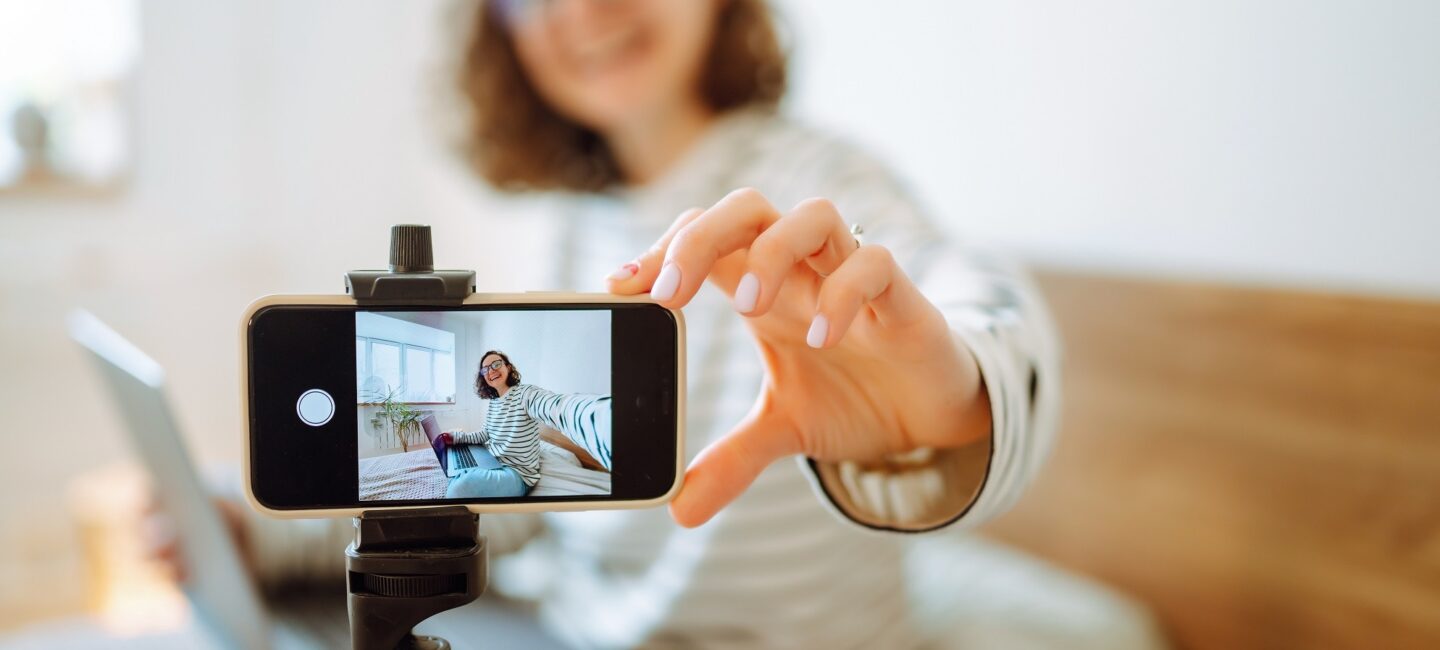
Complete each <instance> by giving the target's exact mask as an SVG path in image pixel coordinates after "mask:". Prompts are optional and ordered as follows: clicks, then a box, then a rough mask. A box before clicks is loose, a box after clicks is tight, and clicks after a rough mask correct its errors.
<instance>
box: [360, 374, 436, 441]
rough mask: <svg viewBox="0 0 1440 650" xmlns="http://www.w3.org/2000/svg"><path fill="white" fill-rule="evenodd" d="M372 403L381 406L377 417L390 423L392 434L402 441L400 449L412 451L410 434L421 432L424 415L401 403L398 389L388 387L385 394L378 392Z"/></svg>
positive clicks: (372, 398)
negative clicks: (421, 420) (421, 421)
mask: <svg viewBox="0 0 1440 650" xmlns="http://www.w3.org/2000/svg"><path fill="white" fill-rule="evenodd" d="M370 403H374V404H379V406H380V412H379V413H377V414H376V415H377V416H379V417H380V418H383V419H384V420H385V421H386V422H389V423H390V432H391V433H393V434H395V438H396V439H398V440H399V441H400V448H401V449H403V450H405V451H410V434H411V433H414V432H416V431H419V430H420V418H421V417H423V415H424V414H423V413H421V412H420V411H419V410H418V409H416V408H415V407H413V406H411V405H409V404H407V403H405V402H403V401H401V399H400V390H399V389H398V388H389V387H387V388H386V389H385V391H384V392H383V393H381V392H379V391H376V393H375V394H374V395H373V396H372V397H371V400H370Z"/></svg>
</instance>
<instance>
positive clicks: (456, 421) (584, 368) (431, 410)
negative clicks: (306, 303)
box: [354, 309, 612, 502]
mask: <svg viewBox="0 0 1440 650" xmlns="http://www.w3.org/2000/svg"><path fill="white" fill-rule="evenodd" d="M354 319H355V389H356V390H355V396H356V404H355V408H356V415H357V417H356V431H355V435H356V443H357V444H356V447H355V449H356V458H355V462H356V463H358V466H359V474H358V476H359V480H358V495H357V498H358V500H359V501H362V502H374V501H414V500H436V499H441V500H457V501H465V502H474V501H476V500H486V499H504V500H514V499H523V498H527V497H559V498H565V497H576V496H580V497H583V496H593V495H610V494H611V493H612V491H611V468H612V458H611V448H612V436H611V430H612V410H611V404H612V399H611V359H612V355H611V353H612V351H611V341H612V337H611V315H610V312H608V311H605V310H584V309H568V310H563V309H562V310H540V309H530V310H514V311H511V310H484V311H440V310H428V311H356V312H354Z"/></svg>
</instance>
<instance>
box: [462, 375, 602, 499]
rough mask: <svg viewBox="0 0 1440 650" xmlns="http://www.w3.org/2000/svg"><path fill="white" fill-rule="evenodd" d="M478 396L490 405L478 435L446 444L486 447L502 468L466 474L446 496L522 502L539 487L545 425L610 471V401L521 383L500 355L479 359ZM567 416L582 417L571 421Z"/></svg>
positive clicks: (469, 434)
mask: <svg viewBox="0 0 1440 650" xmlns="http://www.w3.org/2000/svg"><path fill="white" fill-rule="evenodd" d="M475 393H476V394H477V395H479V396H480V399H483V400H488V401H489V402H490V404H489V406H488V408H487V410H486V413H485V425H484V426H483V427H481V428H480V429H479V430H477V431H447V432H445V433H444V434H441V436H442V438H443V439H444V441H445V444H447V445H450V444H462V445H484V446H485V447H486V448H487V449H489V451H490V454H491V455H492V456H494V457H495V460H498V461H500V465H501V466H500V467H498V468H495V469H476V470H471V471H468V472H465V473H464V474H461V475H459V476H457V477H455V479H454V480H452V481H450V487H449V488H448V489H446V491H445V496H446V498H450V499H459V498H495V497H522V496H525V495H526V494H529V493H530V490H532V489H534V487H535V484H536V483H539V482H540V425H541V424H545V425H547V426H549V427H551V428H553V429H555V430H557V431H560V432H561V433H563V434H565V436H566V437H568V438H570V439H571V440H572V441H573V442H575V443H576V444H578V445H580V446H581V447H582V448H584V449H585V451H588V452H590V455H591V456H594V457H595V458H596V459H597V460H599V461H600V463H601V464H602V465H604V466H605V467H606V468H607V469H609V467H610V427H609V421H610V418H609V414H608V411H609V408H608V407H609V400H610V398H609V397H608V396H588V395H587V396H581V395H574V396H567V395H562V394H559V393H554V392H551V391H548V390H545V389H544V388H540V387H539V386H535V385H533V384H522V383H520V369H519V368H516V367H515V364H513V363H511V362H510V357H508V356H506V355H505V353H504V352H501V351H499V350H490V351H487V352H486V353H485V354H484V355H482V356H481V357H480V367H479V369H478V370H477V371H476V372H475ZM567 414H576V415H578V416H579V417H575V418H567V417H566V415H567Z"/></svg>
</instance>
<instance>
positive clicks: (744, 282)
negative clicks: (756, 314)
mask: <svg viewBox="0 0 1440 650" xmlns="http://www.w3.org/2000/svg"><path fill="white" fill-rule="evenodd" d="M759 300H760V278H757V277H755V274H754V273H746V274H745V277H743V278H740V284H738V285H735V309H736V310H738V311H739V312H740V313H742V314H748V313H750V312H752V311H755V303H756V302H758V301H759Z"/></svg>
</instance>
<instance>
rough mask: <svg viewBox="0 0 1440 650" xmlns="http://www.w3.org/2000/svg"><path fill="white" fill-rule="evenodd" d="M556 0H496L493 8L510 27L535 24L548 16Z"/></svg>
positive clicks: (492, 5)
mask: <svg viewBox="0 0 1440 650" xmlns="http://www.w3.org/2000/svg"><path fill="white" fill-rule="evenodd" d="M553 4H555V3H554V0H495V1H494V2H493V3H492V4H491V7H493V10H494V11H495V12H496V14H497V15H499V16H500V18H501V19H502V20H504V21H505V22H506V23H507V24H509V25H512V26H513V25H520V24H523V23H533V22H535V21H536V20H537V19H539V18H543V17H545V16H546V14H547V12H549V11H550V8H551V6H552V5H553Z"/></svg>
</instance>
